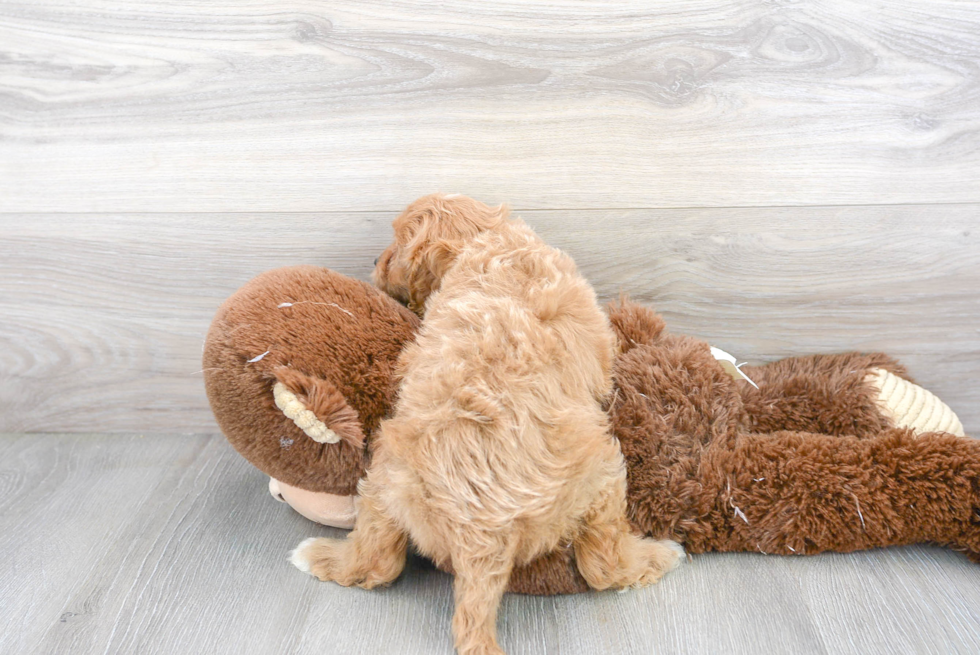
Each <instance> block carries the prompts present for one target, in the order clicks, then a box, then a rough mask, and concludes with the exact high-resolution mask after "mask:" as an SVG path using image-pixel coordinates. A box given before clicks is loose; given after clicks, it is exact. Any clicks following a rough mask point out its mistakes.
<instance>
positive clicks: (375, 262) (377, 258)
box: [374, 257, 381, 266]
mask: <svg viewBox="0 0 980 655" xmlns="http://www.w3.org/2000/svg"><path fill="white" fill-rule="evenodd" d="M379 259H381V258H380V257H375V258H374V265H375V266H377V265H378V260H379Z"/></svg>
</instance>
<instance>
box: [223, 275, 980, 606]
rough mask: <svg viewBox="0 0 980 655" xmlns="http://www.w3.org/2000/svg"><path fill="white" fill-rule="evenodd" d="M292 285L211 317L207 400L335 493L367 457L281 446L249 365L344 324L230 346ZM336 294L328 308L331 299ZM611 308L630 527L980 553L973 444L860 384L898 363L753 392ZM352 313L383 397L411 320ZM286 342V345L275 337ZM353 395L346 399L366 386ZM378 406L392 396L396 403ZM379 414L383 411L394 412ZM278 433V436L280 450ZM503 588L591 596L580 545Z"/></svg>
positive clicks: (703, 539) (711, 546)
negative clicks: (898, 415) (577, 554)
mask: <svg viewBox="0 0 980 655" xmlns="http://www.w3.org/2000/svg"><path fill="white" fill-rule="evenodd" d="M273 273H276V272H273ZM332 275H335V274H332ZM293 276H294V272H293V271H290V270H289V269H286V270H284V271H281V272H279V273H276V274H275V275H274V276H273V277H271V278H269V279H270V280H272V279H275V280H278V282H277V283H276V285H274V287H273V289H274V290H275V292H274V293H271V295H268V294H266V295H265V296H264V297H267V302H264V303H254V304H250V305H249V307H250V309H247V311H246V310H245V309H235V307H236V305H237V304H238V303H239V302H243V301H244V300H245V299H247V298H248V297H249V295H250V294H249V293H244V294H241V295H239V294H236V296H233V297H232V298H231V299H229V300H228V301H227V303H226V305H225V307H226V308H225V309H223V310H222V311H221V312H219V316H218V317H217V318H216V323H217V322H219V321H220V322H221V323H222V324H223V327H215V328H214V331H213V333H212V336H209V346H208V348H209V349H216V350H217V351H220V350H221V349H222V348H227V349H229V352H228V353H222V352H213V351H212V352H210V354H207V355H206V358H205V366H218V365H221V366H223V367H224V369H225V371H226V372H225V373H222V374H221V377H212V378H211V379H210V380H209V381H208V385H209V389H208V391H209V397H210V398H211V401H212V407H213V408H214V410H215V414H216V415H218V416H221V417H223V418H219V422H220V423H221V425H222V428H223V429H224V430H225V433H226V434H227V435H228V437H229V439H230V440H232V441H233V442H236V441H237V442H238V444H237V445H236V447H238V448H239V450H240V451H241V452H242V454H243V455H245V456H246V458H248V459H249V461H251V462H252V463H253V464H255V465H256V466H258V467H259V468H260V469H262V470H263V471H266V472H267V473H270V474H272V475H277V476H279V477H280V478H281V479H284V480H285V481H287V482H289V481H290V480H293V482H292V483H293V484H296V482H298V480H297V479H296V478H293V477H291V473H292V472H297V471H298V472H300V473H301V474H306V475H309V476H310V477H311V478H317V477H322V478H323V479H326V480H333V479H337V480H341V481H346V482H342V484H339V485H335V486H332V487H330V488H329V489H326V490H327V491H330V492H333V493H349V490H350V489H352V488H353V484H354V481H355V480H356V479H357V478H358V477H359V476H360V475H361V474H362V472H363V468H362V467H363V462H362V459H361V458H360V457H357V458H353V459H351V460H345V459H341V458H340V457H339V456H338V455H339V453H336V454H334V455H333V457H334V458H333V459H331V458H330V457H331V455H330V454H329V452H328V453H324V452H323V451H331V450H338V449H341V448H344V447H345V446H344V444H342V443H341V444H334V445H321V444H315V443H310V444H306V446H308V447H305V448H299V449H297V448H293V449H290V450H283V449H281V448H280V447H279V440H278V435H289V437H290V438H292V439H294V441H295V443H297V444H298V443H300V442H302V441H303V440H306V441H309V440H308V438H307V437H305V435H303V433H302V432H300V431H299V430H298V429H297V428H295V426H294V425H292V423H291V422H290V421H288V420H287V419H285V418H284V417H283V416H282V414H281V412H279V411H278V410H277V409H276V408H275V406H274V405H273V404H272V400H271V392H270V387H271V378H270V377H269V376H268V375H264V376H258V377H257V378H256V379H255V381H253V380H252V377H251V376H252V375H253V373H254V370H253V365H251V364H248V365H246V364H245V363H244V362H245V360H246V359H250V358H252V357H254V356H256V355H258V354H261V353H262V352H264V351H265V350H266V349H267V348H268V345H269V343H272V342H273V341H275V342H276V343H277V344H278V346H279V348H281V349H282V350H284V351H285V352H287V353H289V352H290V351H291V350H292V349H293V348H295V349H297V351H303V349H305V348H308V347H309V344H307V343H306V342H307V340H309V339H313V340H314V341H317V340H318V341H322V342H327V343H329V342H340V343H344V342H346V341H347V333H348V331H349V330H350V329H351V326H350V325H347V324H346V323H342V322H339V321H333V322H329V323H324V318H325V315H324V314H323V313H319V312H310V313H306V314H302V315H294V320H296V321H298V322H297V323H296V324H294V325H292V326H291V327H289V328H288V329H284V328H283V327H282V326H276V327H273V328H271V329H268V330H265V331H264V332H263V334H264V335H266V336H267V337H268V338H267V339H266V340H261V339H260V340H259V341H258V342H253V343H250V344H247V345H246V347H244V348H242V347H239V346H238V345H236V341H235V340H234V339H233V338H230V337H228V336H227V333H229V332H230V331H231V330H234V329H236V328H237V327H240V326H243V325H251V326H262V325H263V324H272V323H273V322H275V321H278V320H279V318H280V316H279V314H278V312H280V311H281V310H278V309H276V306H277V305H278V304H279V303H280V302H283V301H282V300H280V294H282V295H284V296H286V298H287V299H296V298H300V297H301V294H299V293H296V292H295V290H294V289H295V286H294V281H293ZM337 277H340V276H337ZM330 279H335V278H333V277H332V276H331V278H330ZM346 283H347V284H352V285H355V286H356V287H357V288H358V289H362V290H363V289H366V287H365V285H362V284H361V283H356V282H353V281H352V280H346ZM315 286H317V287H318V288H321V287H323V285H322V284H320V285H315ZM303 288H306V287H305V286H303ZM243 291H245V290H244V289H243ZM364 292H365V293H369V295H370V294H373V293H375V292H374V291H373V290H371V289H369V288H367V289H366V290H365V291H364ZM329 298H330V297H329V296H324V297H322V298H321V299H326V300H327V301H329V302H334V300H330V299H329ZM338 304H341V303H340V302H339V301H338ZM385 307H386V308H390V307H391V305H385ZM322 309H324V310H327V309H330V308H329V307H324V308H322ZM231 310H234V311H233V312H232V314H231V315H230V316H228V315H226V312H228V311H231ZM609 315H610V318H611V322H612V325H613V327H614V328H615V329H616V331H617V333H618V336H619V339H620V343H621V346H622V350H623V352H622V353H621V354H620V355H619V357H618V358H617V360H616V362H615V366H614V371H613V374H614V383H615V391H614V393H613V395H612V397H611V399H610V401H609V409H608V413H609V417H610V421H611V422H612V426H613V432H614V434H615V435H616V436H617V437H618V438H619V440H620V444H621V447H622V450H623V454H624V456H625V458H626V462H627V466H628V500H629V513H630V514H629V515H630V519H631V521H632V522H633V525H634V527H635V528H636V529H637V530H639V531H642V532H645V533H647V534H650V535H653V536H657V537H669V538H672V539H675V540H678V541H680V542H682V543H684V545H685V546H686V547H687V549H688V550H689V551H690V552H705V551H711V550H720V551H740V550H747V551H756V552H759V551H762V552H766V553H784V554H793V553H796V554H800V555H802V554H807V555H810V554H814V553H818V552H822V551H827V550H834V551H843V552H847V551H853V550H857V549H862V548H870V547H876V546H887V545H893V544H907V543H915V542H920V541H928V542H935V543H939V544H946V545H948V546H950V547H953V548H956V549H958V550H963V551H966V553H967V554H968V555H969V556H970V557H971V558H974V559H980V554H978V553H980V513H978V508H980V442H977V441H974V440H971V439H961V438H955V437H951V436H949V435H946V434H940V433H929V434H923V435H919V436H913V435H911V434H909V433H908V432H905V431H902V430H893V429H891V426H890V425H889V424H888V420H887V419H885V418H884V417H883V416H882V415H881V414H880V412H879V411H878V409H877V407H876V405H875V403H874V401H873V400H872V398H873V396H874V390H873V389H872V388H871V386H870V385H869V384H868V382H867V381H866V375H867V373H868V371H869V369H871V368H875V367H877V368H885V369H888V370H891V371H892V372H895V373H896V374H898V375H901V376H903V377H907V374H906V373H905V371H904V369H903V368H902V367H901V366H900V365H898V364H897V363H896V362H895V361H894V360H892V359H891V358H889V357H887V356H886V355H881V354H871V355H862V354H846V355H833V356H826V355H815V356H810V357H799V358H790V359H785V360H782V361H779V362H774V363H772V364H768V365H766V366H759V367H744V368H743V370H744V371H746V372H747V373H748V375H749V376H750V377H751V378H752V379H753V380H755V381H756V382H757V383H758V384H759V387H760V389H759V390H758V391H756V390H755V389H753V388H752V386H751V385H749V384H748V383H744V382H735V381H733V380H732V379H731V378H729V377H728V376H727V375H725V374H724V373H723V372H722V371H721V369H720V367H719V366H718V364H717V362H715V361H714V359H713V358H712V357H711V355H710V353H709V351H708V346H707V345H706V344H703V343H700V342H698V341H696V340H693V339H686V338H684V337H677V336H673V335H669V334H668V333H667V332H666V330H665V329H664V323H663V321H662V319H661V318H660V317H659V316H658V315H657V314H656V313H655V312H653V311H652V310H650V309H648V308H645V307H642V306H639V305H636V304H635V303H631V302H629V301H625V302H622V303H617V304H614V305H611V306H610V307H609ZM234 316H238V317H239V318H238V319H234V318H233V317H234ZM326 316H330V315H326ZM358 316H359V320H360V321H361V323H360V326H359V327H358V328H357V330H359V331H362V332H365V333H369V334H376V335H394V336H392V337H390V341H385V343H388V344H389V346H388V347H385V348H383V349H382V350H383V353H384V354H383V355H381V354H375V355H374V356H373V357H372V358H371V361H370V362H369V364H370V366H377V367H380V372H379V373H378V377H377V378H376V379H377V384H378V385H379V388H387V389H391V385H392V381H391V379H390V374H391V370H392V366H393V363H394V361H395V359H396V357H397V351H398V350H399V349H400V347H401V344H403V343H404V342H405V341H406V340H407V339H408V338H409V337H410V335H411V334H412V333H413V331H414V329H415V326H416V325H417V319H416V317H415V316H414V315H412V314H411V313H410V312H407V311H405V310H403V309H402V310H400V311H399V310H394V311H393V312H392V311H391V310H390V309H385V310H384V311H379V312H365V313H363V314H362V313H359V314H358ZM334 318H339V317H334ZM262 329H263V330H264V328H262ZM234 334H238V332H235V333H234ZM282 334H287V335H289V337H288V338H285V337H281V336H277V335H282ZM218 335H222V336H221V339H220V340H219V339H217V336H218ZM310 335H314V336H310ZM294 339H295V340H296V341H295V342H294V341H293V340H294ZM383 341H384V340H383ZM271 354H272V353H270V355H269V356H271ZM309 356H312V357H314V358H316V357H317V356H318V355H317V354H316V353H315V352H311V353H310V354H309ZM267 357H268V356H267ZM290 359H294V358H290ZM263 361H264V360H263ZM358 361H361V362H362V364H363V363H364V362H363V360H358ZM328 364H329V363H328V362H327V363H318V364H316V366H326V365H328ZM358 366H359V365H357V366H354V367H353V368H351V369H349V370H345V369H344V368H343V367H341V366H337V367H336V369H334V370H333V371H334V372H333V373H332V374H331V375H335V376H340V377H339V378H338V379H340V380H344V379H347V378H350V379H359V378H358V375H359V374H358V373H357V371H361V370H365V369H363V368H359V367H358ZM212 374H213V372H212ZM386 376H388V377H386ZM338 384H340V385H344V384H345V383H344V382H340V383H338ZM212 385H219V386H220V385H226V387H225V388H224V389H215V388H212ZM345 388H346V389H347V390H348V391H347V393H348V397H355V396H356V395H357V394H358V393H360V390H361V389H364V387H363V386H361V385H359V384H347V386H346V387H345ZM389 393H390V392H389ZM384 398H386V399H388V401H387V402H390V398H391V396H390V395H387V396H384ZM382 404H384V403H383V402H380V403H379V404H378V405H377V406H376V407H375V409H374V410H372V415H373V416H375V417H377V416H381V415H384V414H385V413H386V412H387V409H388V407H387V405H385V407H381V405H382ZM361 421H362V423H363V424H365V425H369V424H370V425H374V424H376V422H377V419H376V418H375V419H373V420H372V419H369V418H365V417H364V416H362V417H361ZM787 430H789V431H791V432H786V431H787ZM268 435H273V437H274V440H273V441H272V442H271V443H270V439H269V436H268ZM270 464H275V465H277V466H278V468H274V467H273V466H270ZM736 510H737V511H736ZM743 517H744V518H743ZM508 588H509V590H511V591H515V592H520V593H536V594H553V593H569V592H578V591H584V590H585V589H587V588H588V586H587V585H586V584H585V581H584V580H583V579H582V577H581V575H580V574H579V572H578V569H577V567H576V565H575V563H574V558H573V554H572V553H571V552H570V549H563V550H559V551H557V552H554V553H551V554H549V555H547V556H545V557H543V558H540V559H538V560H536V561H534V562H532V563H530V564H528V565H527V566H524V567H518V568H516V569H515V570H514V572H513V574H512V575H511V580H510V586H509V587H508Z"/></svg>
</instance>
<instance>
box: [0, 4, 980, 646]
mask: <svg viewBox="0 0 980 655" xmlns="http://www.w3.org/2000/svg"><path fill="white" fill-rule="evenodd" d="M978 181H980V2H977V1H974V0H967V1H964V0H959V1H958V0H934V1H930V2H928V3H923V2H919V1H916V0H872V1H870V2H865V1H860V0H841V1H835V2H825V1H822V0H726V1H714V0H663V1H660V2H645V1H643V0H613V1H610V2H591V3H587V2H581V1H579V0H522V1H521V2H483V1H481V0H445V1H443V2H439V3H432V2H425V1H424V0H330V1H325V0H277V1H276V2H272V1H271V0H249V1H248V2H242V1H240V0H183V1H181V2H167V3H161V2H150V1H149V0H76V1H72V2H65V1H64V0H0V433H2V432H6V433H15V434H11V435H10V436H6V437H2V438H0V609H2V610H4V612H3V616H4V618H5V619H6V625H5V627H4V628H2V629H0V653H4V654H6V653H15V654H17V655H20V654H22V653H39V654H44V655H48V654H50V653H57V654H60V653H65V652H71V653H76V652H77V653H113V654H114V653H137V652H138V653H175V652H188V653H197V652H201V653H204V652H208V653H210V652H215V653H223V652H228V653H232V652H234V653H242V652H247V653H252V652H254V653H273V652H275V653H278V652H300V653H305V652H310V653H314V652H316V653H328V652H336V653H425V654H427V653H439V652H447V653H448V652H450V639H449V634H448V629H449V617H450V608H451V588H450V583H449V580H448V578H447V577H446V576H443V575H441V574H439V573H436V572H434V571H432V570H429V569H426V568H425V567H423V566H421V565H420V563H419V562H415V563H413V565H412V566H411V567H410V569H409V571H408V572H407V573H406V574H405V575H404V576H403V578H402V579H401V580H400V581H399V582H398V583H397V584H396V585H395V586H394V587H392V588H391V589H389V590H386V591H382V592H376V593H368V592H363V591H359V590H347V589H341V588H339V587H335V586H331V585H324V584H318V583H316V582H314V581H312V580H310V579H309V578H307V577H305V576H302V575H300V574H299V573H298V572H296V571H294V570H293V569H292V568H290V567H289V566H288V565H287V564H286V563H285V560H284V557H285V553H286V552H287V551H288V550H289V548H291V547H292V546H293V545H295V543H296V542H297V541H298V540H300V539H301V538H303V537H306V536H310V535H311V534H328V533H330V532H331V531H329V530H327V529H325V528H317V527H315V526H313V525H312V524H309V523H308V522H306V521H305V520H304V519H302V518H301V517H299V516H297V515H295V514H293V513H292V512H291V511H290V510H289V509H288V508H286V507H284V506H282V505H278V504H275V503H273V502H272V501H271V500H270V499H269V498H268V495H267V493H266V492H265V490H264V482H263V480H262V478H261V476H260V475H259V474H258V472H256V471H255V470H252V469H251V468H249V466H248V465H247V464H246V463H245V462H244V461H243V460H241V459H240V458H238V457H237V456H236V455H235V454H234V453H233V452H232V451H231V449H230V448H229V447H228V446H227V444H225V443H224V441H223V440H222V439H221V438H220V437H217V436H215V434H216V426H215V424H214V421H213V419H212V418H211V416H210V412H209V410H208V407H207V402H206V399H205V396H204V391H203V385H202V383H201V378H200V374H199V370H200V368H201V365H200V352H201V344H202V341H203V338H204V334H205V332H206V330H207V326H208V323H209V322H210V319H211V317H212V316H213V313H214V311H215V309H216V308H217V307H218V305H219V304H220V302H221V301H222V300H223V299H224V298H225V297H227V296H228V295H229V294H230V293H232V292H233V291H234V290H235V289H236V288H238V287H239V286H240V285H241V284H243V283H244V282H245V281H247V280H248V279H249V278H250V277H252V276H254V275H255V274H257V273H259V272H261V271H263V270H266V269H268V268H272V267H276V266H284V265H290V264H299V263H312V264H319V265H323V266H329V267H331V268H335V269H337V270H339V271H341V272H343V273H345V274H348V275H353V276H356V277H360V278H365V277H366V276H367V273H368V271H369V270H370V266H371V262H372V260H373V259H374V258H375V257H376V256H377V255H378V253H379V252H380V251H381V249H382V248H383V247H384V246H385V245H386V244H387V242H388V241H389V239H390V221H391V219H392V218H393V217H394V215H395V214H396V213H397V212H398V211H399V209H400V208H402V207H403V206H404V205H405V204H406V203H407V202H409V201H410V200H411V199H413V198H414V197H416V196H418V195H421V194H424V193H429V192H432V191H436V190H442V191H452V192H461V193H467V194H470V195H473V196H476V197H478V198H480V199H482V200H485V201H488V202H498V201H507V202H509V203H510V204H511V205H512V206H513V207H514V209H515V210H516V213H518V214H519V215H521V216H523V217H524V218H526V219H527V220H528V222H529V223H531V224H532V225H533V226H534V227H535V228H536V229H537V230H538V231H539V232H540V233H541V234H542V236H544V237H545V238H546V239H547V240H548V241H550V242H551V243H553V244H555V245H556V246H559V247H561V248H564V249H566V250H567V251H568V252H569V253H570V254H571V255H572V256H573V257H574V258H575V259H576V260H577V261H578V262H579V264H580V265H581V267H582V269H583V271H584V272H585V274H586V275H587V276H588V277H589V278H590V279H591V280H592V282H593V283H594V285H595V286H596V289H597V290H598V292H599V294H600V296H601V297H602V298H604V299H609V298H613V297H615V296H616V295H618V294H619V293H620V292H628V293H630V294H632V295H633V296H634V297H635V298H637V299H639V300H641V301H643V302H646V303H650V304H652V305H654V306H656V308H657V309H659V310H660V311H661V312H662V313H663V314H664V315H665V317H666V318H667V320H668V321H669V324H670V326H671V329H673V330H674V331H677V332H682V333H687V334H692V335H696V336H700V337H702V338H704V339H707V340H709V341H711V342H712V343H713V344H714V345H717V346H720V347H722V348H724V349H725V350H728V351H729V352H732V353H734V354H736V355H738V356H739V358H740V359H744V360H748V361H750V362H753V363H759V362H762V361H767V360H771V359H775V358H778V357H784V356H789V355H797V354H806V353H811V352H836V351H841V350H850V349H860V350H883V351H887V352H890V353H892V354H894V355H896V356H898V357H900V358H901V359H903V360H904V361H905V362H906V363H907V364H908V365H909V367H910V369H911V371H912V373H913V374H914V375H915V376H916V377H917V379H918V380H919V381H920V382H921V383H922V384H924V385H925V386H926V387H928V388H930V389H932V390H933V391H935V392H936V393H937V394H939V395H940V396H941V397H942V398H943V399H944V400H946V401H947V402H948V403H949V404H950V405H951V406H952V407H953V409H954V410H956V411H957V412H958V413H959V415H960V417H961V418H962V420H963V423H964V425H965V427H966V430H967V432H968V433H972V434H975V435H976V434H980V384H977V381H978V380H980V182H978ZM41 433H59V435H50V434H41ZM978 571H980V569H978V568H977V567H975V566H972V565H970V564H968V563H967V562H966V561H965V560H964V559H963V558H962V557H960V556H958V555H957V554H955V553H951V552H948V551H944V550H940V549H936V548H927V547H921V548H918V547H917V548H907V549H895V550H889V551H882V552H874V553H863V554H852V555H846V556H845V555H841V556H825V557H817V558H809V559H796V558H772V557H765V556H762V555H752V554H748V555H705V556H701V557H698V558H696V559H695V560H694V561H693V562H691V563H690V565H688V566H686V567H685V568H683V569H682V570H680V571H678V572H676V573H674V574H672V575H671V576H670V577H669V578H668V579H666V580H665V581H664V582H663V583H662V584H660V585H658V586H656V587H654V588H652V589H647V590H643V591H638V592H633V593H628V594H588V595H582V596H576V597H569V598H546V599H541V598H524V597H508V598H507V599H506V601H505V603H504V607H503V611H502V616H501V633H502V639H503V642H504V644H505V646H506V647H507V648H508V649H509V652H511V653H569V654H571V653H596V652H610V653H650V652H677V653H722V652H724V653H758V652H772V653H782V652H815V653H820V652H826V653H878V652H880V653H894V652H923V653H950V652H963V653H976V652H980V622H978V618H980V616H978V614H980V609H978V608H980V602H978V601H980V597H978V595H980V591H977V589H978V584H977V583H978V575H980V573H978Z"/></svg>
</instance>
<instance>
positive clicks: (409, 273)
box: [371, 193, 509, 315]
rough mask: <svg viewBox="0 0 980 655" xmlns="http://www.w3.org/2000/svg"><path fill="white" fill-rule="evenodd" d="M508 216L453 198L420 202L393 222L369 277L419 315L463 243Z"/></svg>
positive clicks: (502, 208)
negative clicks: (392, 234) (389, 240)
mask: <svg viewBox="0 0 980 655" xmlns="http://www.w3.org/2000/svg"><path fill="white" fill-rule="evenodd" d="M508 213H509V210H508V209H507V208H506V207H505V206H503V205H500V206H499V207H489V206H487V205H484V204H483V203H482V202H478V201H476V200H473V199H472V198H468V197H466V196H462V195H459V194H452V195H444V194H440V193H436V194H432V195H429V196H423V197H421V198H419V199H418V200H416V201H415V202H413V203H412V204H410V205H409V206H408V207H407V208H406V209H405V211H403V212H402V213H401V215H400V216H399V217H398V218H396V219H395V222H394V224H393V227H394V228H395V241H394V243H392V244H391V245H390V246H388V248H386V249H385V251H384V252H383V253H382V254H381V257H379V258H378V261H377V264H376V265H375V267H374V273H372V275H371V277H372V278H373V279H374V283H375V284H376V285H377V286H378V287H380V288H381V289H382V290H383V291H385V292H386V293H388V294H389V295H391V296H393V297H394V298H396V299H397V300H399V301H401V302H402V303H405V304H406V305H408V307H409V309H411V310H412V311H414V312H415V313H416V314H419V315H421V314H422V311H423V309H424V307H425V301H426V299H427V298H428V297H429V296H430V295H432V293H433V292H434V291H436V290H437V289H438V288H439V284H440V282H441V280H442V276H443V275H445V274H446V271H448V270H449V268H450V267H452V265H453V262H454V261H455V260H456V256H457V255H458V254H459V252H460V250H462V248H463V246H464V245H465V244H466V242H468V241H469V240H471V239H473V238H474V237H475V236H477V235H478V234H480V233H481V232H484V231H486V230H490V229H493V228H495V227H497V226H499V225H501V224H502V223H504V222H505V221H506V219H507V214H508Z"/></svg>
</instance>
